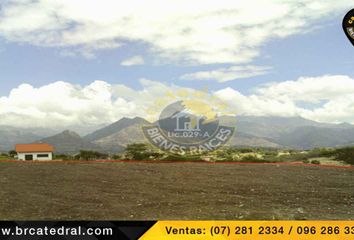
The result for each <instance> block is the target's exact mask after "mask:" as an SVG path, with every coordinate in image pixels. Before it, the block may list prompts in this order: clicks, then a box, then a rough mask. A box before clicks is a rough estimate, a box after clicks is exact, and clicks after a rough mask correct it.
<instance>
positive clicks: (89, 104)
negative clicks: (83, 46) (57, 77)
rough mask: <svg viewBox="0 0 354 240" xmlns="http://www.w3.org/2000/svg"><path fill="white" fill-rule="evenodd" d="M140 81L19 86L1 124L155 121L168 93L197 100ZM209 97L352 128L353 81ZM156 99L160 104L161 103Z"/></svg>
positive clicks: (310, 81) (334, 79) (330, 79)
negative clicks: (135, 83)
mask: <svg viewBox="0 0 354 240" xmlns="http://www.w3.org/2000/svg"><path fill="white" fill-rule="evenodd" d="M140 83H141V86H142V89H141V90H135V89H132V88H129V87H127V86H125V85H123V84H115V85H112V84H109V83H107V82H104V81H94V82H93V83H91V84H89V85H87V86H79V85H73V84H70V83H67V82H55V83H52V84H48V85H45V86H42V87H38V88H35V87H33V86H31V85H29V84H22V85H20V86H18V87H17V88H14V89H13V90H12V91H11V92H10V94H9V95H8V96H3V97H0V125H12V126H19V127H34V126H44V127H56V128H58V127H66V126H72V125H81V126H86V125H99V124H105V123H110V122H114V121H116V120H118V119H120V118H122V117H135V116H140V117H144V118H147V117H150V116H155V117H156V114H158V113H159V112H160V110H161V109H162V108H163V107H164V106H166V105H167V104H169V103H170V102H171V103H172V102H174V101H176V100H173V99H169V98H167V100H166V97H169V95H170V94H172V95H179V94H182V95H183V92H184V91H187V92H188V94H187V95H188V96H190V95H195V96H196V97H198V96H197V95H196V94H195V93H196V90H193V89H189V88H182V87H179V86H175V85H169V84H164V83H161V82H156V81H152V80H148V79H141V80H140ZM181 90H183V91H181ZM184 93H185V92H184ZM212 94H213V95H215V96H217V97H218V98H220V99H222V100H223V101H225V102H226V103H227V105H228V106H229V110H232V111H236V112H237V113H238V114H240V115H258V116H262V115H276V116H298V115H299V116H302V117H305V118H308V119H312V120H316V121H320V122H350V123H353V124H354V79H352V78H350V77H348V76H340V75H336V76H321V77H303V78H299V79H298V80H294V81H287V82H280V83H271V84H268V85H265V86H261V87H259V88H258V89H256V91H255V92H254V93H253V94H250V95H244V94H242V93H240V92H239V91H237V90H235V89H232V88H225V89H221V90H219V91H216V92H214V93H212ZM159 99H162V100H164V101H162V102H160V103H159V102H158V101H157V100H159ZM169 101H170V102H169ZM302 103H308V104H309V107H308V108H306V107H303V104H302ZM313 103H315V105H313ZM149 110H153V112H151V113H150V112H149ZM154 114H155V115H154Z"/></svg>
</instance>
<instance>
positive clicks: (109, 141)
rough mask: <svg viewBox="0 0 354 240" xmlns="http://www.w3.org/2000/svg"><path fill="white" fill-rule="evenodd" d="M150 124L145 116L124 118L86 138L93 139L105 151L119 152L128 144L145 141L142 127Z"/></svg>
mask: <svg viewBox="0 0 354 240" xmlns="http://www.w3.org/2000/svg"><path fill="white" fill-rule="evenodd" d="M148 125H151V123H150V122H148V121H146V120H145V119H143V118H139V117H136V118H132V119H130V118H122V119H120V120H119V121H117V122H115V123H113V124H111V125H109V126H107V127H105V128H103V129H100V130H98V131H96V132H94V133H93V134H90V135H88V136H86V137H85V138H84V139H87V140H88V139H92V142H93V143H95V144H97V145H99V146H100V147H101V148H102V149H104V150H105V151H108V152H117V151H121V150H123V149H124V148H125V147H126V146H127V144H130V143H141V142H145V138H144V134H143V132H142V127H143V126H148Z"/></svg>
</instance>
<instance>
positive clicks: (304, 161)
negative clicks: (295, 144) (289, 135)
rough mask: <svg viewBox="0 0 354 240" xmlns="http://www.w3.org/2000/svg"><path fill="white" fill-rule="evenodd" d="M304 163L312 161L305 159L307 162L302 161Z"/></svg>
mask: <svg viewBox="0 0 354 240" xmlns="http://www.w3.org/2000/svg"><path fill="white" fill-rule="evenodd" d="M302 162H303V163H310V160H308V159H305V160H302Z"/></svg>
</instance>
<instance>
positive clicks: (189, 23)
mask: <svg viewBox="0 0 354 240" xmlns="http://www.w3.org/2000/svg"><path fill="white" fill-rule="evenodd" d="M350 7H352V1H350V0H342V1H335V2H334V1H333V0H317V1H316V0H300V1H277V0H269V1H263V0H249V1H230V0H219V1H215V0H194V1H189V0H179V1H172V0H170V1H161V0H151V1H141V0H131V1H129V2H126V1H114V0H102V1H93V0H90V1H87V0H37V1H32V0H7V1H5V2H4V3H3V5H2V10H1V14H0V36H2V37H3V38H5V39H7V40H8V41H12V42H18V43H28V44H33V45H37V46H44V47H45V46H47V47H62V48H66V47H72V48H76V49H77V50H76V52H77V53H82V54H84V55H86V56H87V57H92V55H93V54H94V52H95V51H98V50H100V49H102V48H105V49H107V48H118V47H120V46H121V45H122V44H129V43H131V42H134V43H143V44H145V46H147V47H148V48H149V50H150V51H151V52H153V54H152V55H153V56H156V58H157V60H158V61H160V62H166V61H169V62H184V63H189V64H215V63H230V64H240V63H243V64H244V63H248V62H250V61H252V60H254V59H255V58H256V57H257V56H259V55H260V48H261V46H262V45H263V44H265V43H266V42H267V41H269V40H271V39H276V38H284V37H287V36H290V35H293V34H299V33H303V32H306V31H309V30H310V29H312V28H313V27H314V26H315V25H316V22H317V21H321V20H323V19H324V18H328V17H332V16H334V15H335V14H337V13H341V14H342V12H341V11H344V10H346V9H348V8H350Z"/></svg>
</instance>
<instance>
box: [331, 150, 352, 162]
mask: <svg viewBox="0 0 354 240" xmlns="http://www.w3.org/2000/svg"><path fill="white" fill-rule="evenodd" d="M335 158H336V160H340V161H344V162H346V163H349V164H351V165H354V147H346V148H339V149H336V150H335Z"/></svg>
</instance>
